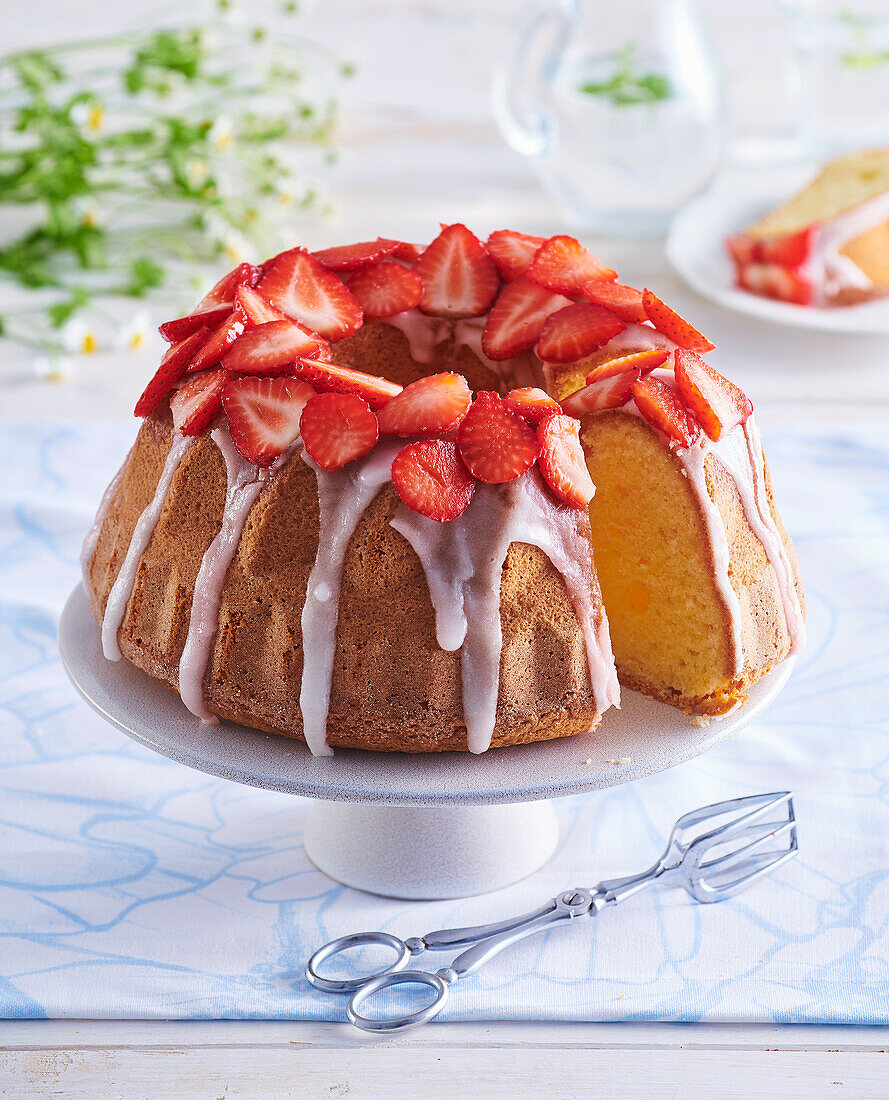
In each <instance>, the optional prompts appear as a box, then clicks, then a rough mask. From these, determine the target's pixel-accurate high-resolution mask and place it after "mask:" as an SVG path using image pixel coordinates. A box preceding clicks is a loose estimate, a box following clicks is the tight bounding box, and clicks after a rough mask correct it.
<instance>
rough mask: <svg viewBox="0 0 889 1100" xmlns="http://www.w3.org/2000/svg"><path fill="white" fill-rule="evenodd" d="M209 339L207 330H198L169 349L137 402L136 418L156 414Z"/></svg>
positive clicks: (134, 411)
mask: <svg viewBox="0 0 889 1100" xmlns="http://www.w3.org/2000/svg"><path fill="white" fill-rule="evenodd" d="M206 339H207V330H206V329H203V328H202V329H198V331H197V332H193V333H192V334H191V335H190V336H186V337H185V339H184V340H180V341H179V343H178V344H173V346H172V347H170V348H167V351H166V354H165V355H164V357H163V359H161V363H160V366H159V367H158V368H157V370H156V371H155V374H154V377H153V378H152V379H151V381H150V382H149V383H148V385H147V386H146V387H145V389H144V391H143V393H142V396H141V397H140V398H139V400H138V401H137V402H136V407H135V409H133V415H134V416H148V415H149V413H152V412H154V410H155V409H156V408H157V406H158V404H159V403H160V401H161V400H162V399H163V398H164V397H166V396H167V394H168V393H169V392H170V390H171V389H172V388H173V386H174V385H175V384H176V383H177V382H178V381H179V379H180V378H181V377H182V375H183V374H184V373H185V368H186V367H187V366H188V361H189V359H191V357H192V356H193V355H194V353H195V352H196V351H197V349H198V348H199V347H200V346H201V344H202V343H203V342H204V340H206Z"/></svg>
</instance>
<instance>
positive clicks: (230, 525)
mask: <svg viewBox="0 0 889 1100" xmlns="http://www.w3.org/2000/svg"><path fill="white" fill-rule="evenodd" d="M210 438H211V439H212V440H213V442H214V443H215V444H216V446H217V447H218V448H219V450H220V451H221V452H222V457H223V459H224V460H225V472H226V490H225V507H224V509H223V512H222V525H221V526H220V528H219V531H218V533H217V535H216V537H215V538H214V539H213V541H212V542H211V543H210V545H209V547H208V548H207V552H206V553H205V554H204V556H203V558H202V560H201V566H200V569H199V570H198V575H197V579H196V580H195V586H194V596H193V597H192V601H191V618H190V620H189V625H188V637H187V638H186V640H185V647H184V648H183V650H182V656H181V658H180V660H179V694H180V696H181V697H182V702H183V703H185V705H186V706H187V707H188V709H189V710H190V711H191V713H192V714H196V715H197V716H198V718H200V719H201V720H202V721H203V722H206V723H207V724H208V725H215V724H216V723H217V722H218V718H217V717H216V715H215V714H213V713H212V712H211V711H209V710H208V709H207V706H206V704H205V703H204V676H205V674H206V671H207V663H208V661H209V659H210V653H211V650H212V647H213V642H214V640H215V638H216V632H217V630H218V627H219V603H220V599H221V597H222V586H223V584H224V583H225V578H226V574H227V573H228V568H229V566H230V565H231V563H232V559H233V558H234V556H235V554H236V552H237V549H238V545H239V544H240V541H241V534H242V532H243V530H244V524H245V522H246V520H247V516H248V514H249V512H250V509H251V508H252V507H253V505H254V504H255V503H256V498H257V497H258V496H259V493H260V490H261V489H262V486H263V483H264V481H266V480H267V477H262V474H261V472H260V469H259V467H258V466H254V465H253V464H252V463H250V462H247V461H246V459H244V458H242V457H241V455H240V454H239V453H238V450H237V448H236V447H235V445H234V443H233V442H232V438H231V435H230V434H229V431H228V428H227V427H224V428H215V429H214V430H213V431H212V432H211V433H210Z"/></svg>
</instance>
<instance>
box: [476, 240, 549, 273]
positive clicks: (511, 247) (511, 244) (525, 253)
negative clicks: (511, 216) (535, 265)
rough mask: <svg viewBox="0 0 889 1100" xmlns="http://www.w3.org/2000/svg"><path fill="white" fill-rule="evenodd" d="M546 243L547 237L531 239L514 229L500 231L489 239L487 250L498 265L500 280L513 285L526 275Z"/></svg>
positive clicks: (486, 243) (486, 245)
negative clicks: (536, 254)
mask: <svg viewBox="0 0 889 1100" xmlns="http://www.w3.org/2000/svg"><path fill="white" fill-rule="evenodd" d="M545 241H546V237H531V236H529V235H528V234H527V233H517V232H516V231H515V230H514V229H498V230H497V231H496V232H494V233H492V234H491V235H490V237H488V239H487V241H486V242H485V248H486V249H487V250H488V255H489V256H490V257H491V259H492V260H493V261H494V263H495V264H496V265H497V270H498V271H499V272H500V278H501V279H502V280H503V281H504V282H505V283H511V282H513V281H514V280H515V279H518V278H519V276H520V275H524V274H525V272H526V271H527V270H528V268H529V267H530V266H531V261H532V260H533V259H534V254H535V253H536V252H537V249H538V248H540V246H541V245H542V244H544V243H545Z"/></svg>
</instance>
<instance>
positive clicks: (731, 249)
mask: <svg viewBox="0 0 889 1100" xmlns="http://www.w3.org/2000/svg"><path fill="white" fill-rule="evenodd" d="M725 247H726V249H727V250H728V254H729V255H730V256H731V258H732V259H733V260H734V261H735V263H736V264H752V263H753V262H754V260H756V259H758V257H759V251H760V245H759V241H755V240H754V239H753V238H752V237H745V236H744V234H743V233H741V234H740V235H739V236H737V237H726V239H725Z"/></svg>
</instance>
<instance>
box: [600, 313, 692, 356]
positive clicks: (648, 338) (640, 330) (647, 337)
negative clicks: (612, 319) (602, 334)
mask: <svg viewBox="0 0 889 1100" xmlns="http://www.w3.org/2000/svg"><path fill="white" fill-rule="evenodd" d="M662 348H663V349H664V350H666V351H675V350H676V344H674V343H673V341H672V340H671V339H670V337H669V336H664V334H663V333H662V332H658V330H657V329H656V328H652V327H651V326H650V325H637V324H635V323H634V322H630V324H628V325H627V327H626V328H625V329H624V330H623V332H619V333H618V334H617V336H612V338H611V339H610V340H609V341H608V343H607V344H604V345H603V346H602V347H601V348H599V352H603V351H604V352H605V354H606V356H607V358H609V359H616V358H617V357H618V356H619V355H629V354H630V353H631V352H634V351H658V350H660V349H662Z"/></svg>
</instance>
